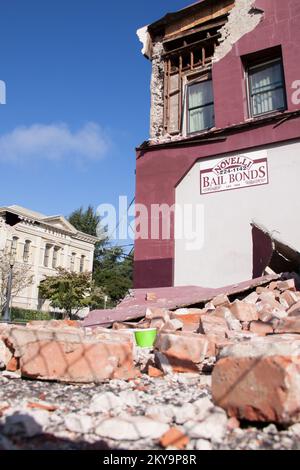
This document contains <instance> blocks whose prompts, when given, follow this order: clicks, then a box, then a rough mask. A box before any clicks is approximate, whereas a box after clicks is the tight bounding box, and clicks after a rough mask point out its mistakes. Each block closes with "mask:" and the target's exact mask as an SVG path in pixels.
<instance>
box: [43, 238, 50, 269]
mask: <svg viewBox="0 0 300 470" xmlns="http://www.w3.org/2000/svg"><path fill="white" fill-rule="evenodd" d="M50 253H51V245H48V244H47V245H46V247H45V254H44V266H45V267H46V268H48V267H49V262H50Z"/></svg>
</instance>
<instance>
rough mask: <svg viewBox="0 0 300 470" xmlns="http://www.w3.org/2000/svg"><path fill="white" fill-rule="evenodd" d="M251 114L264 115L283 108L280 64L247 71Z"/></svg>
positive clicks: (283, 97)
mask: <svg viewBox="0 0 300 470" xmlns="http://www.w3.org/2000/svg"><path fill="white" fill-rule="evenodd" d="M249 88H250V99H251V103H252V114H253V115H254V116H256V115H258V114H264V113H268V112H271V111H274V110H276V109H283V108H284V107H285V92H284V83H283V74H282V67H281V62H275V63H273V64H269V65H266V66H264V67H261V68H257V69H252V70H250V71H249Z"/></svg>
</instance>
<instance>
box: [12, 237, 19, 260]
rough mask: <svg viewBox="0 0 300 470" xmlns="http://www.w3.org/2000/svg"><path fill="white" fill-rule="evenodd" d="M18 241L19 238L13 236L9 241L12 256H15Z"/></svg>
mask: <svg viewBox="0 0 300 470" xmlns="http://www.w3.org/2000/svg"><path fill="white" fill-rule="evenodd" d="M18 241H19V238H18V237H13V238H12V242H11V253H12V254H13V255H14V256H16V254H17V249H18Z"/></svg>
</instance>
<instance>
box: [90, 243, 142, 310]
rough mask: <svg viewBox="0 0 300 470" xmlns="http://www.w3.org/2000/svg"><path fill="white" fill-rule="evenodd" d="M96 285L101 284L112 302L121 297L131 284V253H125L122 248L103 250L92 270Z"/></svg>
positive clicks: (114, 302)
mask: <svg viewBox="0 0 300 470" xmlns="http://www.w3.org/2000/svg"><path fill="white" fill-rule="evenodd" d="M94 280H95V283H96V285H98V286H103V288H104V289H105V291H106V292H107V294H108V295H109V297H110V299H111V302H112V304H116V303H117V302H118V301H119V300H121V299H123V298H124V297H125V295H126V294H127V293H128V291H129V289H131V288H132V285H133V255H126V254H125V253H124V251H123V250H122V248H120V247H113V248H111V247H110V248H109V249H107V250H104V252H103V255H102V257H101V258H100V259H98V260H97V266H96V269H95V270H94Z"/></svg>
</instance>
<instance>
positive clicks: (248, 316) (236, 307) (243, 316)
mask: <svg viewBox="0 0 300 470" xmlns="http://www.w3.org/2000/svg"><path fill="white" fill-rule="evenodd" d="M230 311H231V313H232V314H233V315H234V316H235V318H237V319H238V320H240V321H242V322H244V321H245V322H248V321H255V320H258V313H257V310H256V307H255V305H253V304H249V303H247V302H241V301H240V300H236V301H235V302H233V304H231V307H230Z"/></svg>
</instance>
